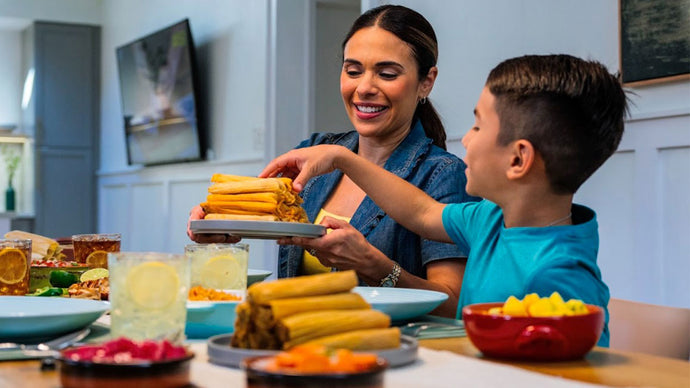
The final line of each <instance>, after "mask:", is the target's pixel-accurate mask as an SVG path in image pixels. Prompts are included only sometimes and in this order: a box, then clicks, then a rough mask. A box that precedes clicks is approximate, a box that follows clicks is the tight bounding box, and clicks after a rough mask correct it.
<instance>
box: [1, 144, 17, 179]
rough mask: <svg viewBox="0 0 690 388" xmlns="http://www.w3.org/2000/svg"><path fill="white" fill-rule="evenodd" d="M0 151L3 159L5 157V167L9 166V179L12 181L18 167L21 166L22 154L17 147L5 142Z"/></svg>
mask: <svg viewBox="0 0 690 388" xmlns="http://www.w3.org/2000/svg"><path fill="white" fill-rule="evenodd" d="M0 152H1V153H2V157H3V159H5V168H7V176H8V178H9V181H10V182H12V178H14V173H15V172H17V168H19V162H20V161H21V160H22V155H21V153H20V152H19V150H17V148H16V147H9V145H8V144H3V145H2V147H0Z"/></svg>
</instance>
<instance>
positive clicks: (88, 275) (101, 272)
mask: <svg viewBox="0 0 690 388" xmlns="http://www.w3.org/2000/svg"><path fill="white" fill-rule="evenodd" d="M109 275H110V273H109V272H108V270H107V269H105V268H91V269H90V270H88V271H86V272H84V273H83V274H81V276H80V277H79V281H80V282H86V281H89V280H97V279H103V278H107V277H108V276H109Z"/></svg>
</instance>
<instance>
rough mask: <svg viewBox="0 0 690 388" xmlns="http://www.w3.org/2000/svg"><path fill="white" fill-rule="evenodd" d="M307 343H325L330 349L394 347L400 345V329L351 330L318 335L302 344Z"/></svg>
mask: <svg viewBox="0 0 690 388" xmlns="http://www.w3.org/2000/svg"><path fill="white" fill-rule="evenodd" d="M309 344H315V345H325V346H327V347H329V348H332V349H350V350H380V349H395V348H398V347H399V346H400V329H399V328H397V327H389V328H385V329H366V330H353V331H347V332H345V333H340V334H334V335H329V336H325V337H319V338H316V339H313V340H311V341H307V342H305V343H304V345H309Z"/></svg>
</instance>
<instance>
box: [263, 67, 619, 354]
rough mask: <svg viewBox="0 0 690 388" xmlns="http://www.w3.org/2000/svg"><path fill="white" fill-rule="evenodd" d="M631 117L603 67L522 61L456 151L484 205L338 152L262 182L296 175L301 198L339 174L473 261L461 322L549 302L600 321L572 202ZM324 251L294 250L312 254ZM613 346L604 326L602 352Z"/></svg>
mask: <svg viewBox="0 0 690 388" xmlns="http://www.w3.org/2000/svg"><path fill="white" fill-rule="evenodd" d="M626 110H627V100H626V96H625V93H624V91H623V89H622V87H621V85H620V82H619V81H618V80H617V78H616V77H615V76H613V75H611V74H609V73H608V71H607V70H606V68H605V67H604V66H603V65H601V64H599V63H597V62H593V61H585V60H582V59H579V58H575V57H572V56H568V55H548V56H524V57H519V58H513V59H509V60H506V61H504V62H502V63H501V64H499V65H498V66H497V67H495V68H494V69H493V70H492V71H491V73H490V74H489V77H488V79H487V82H486V85H485V87H484V89H483V91H482V93H481V95H480V97H479V101H478V103H477V106H476V108H475V110H474V114H475V124H474V126H473V127H472V128H471V129H470V131H469V132H468V133H467V134H466V135H465V136H464V137H463V139H462V143H463V146H464V147H465V148H466V150H467V152H466V157H465V163H466V164H467V169H466V170H465V174H466V175H467V187H466V191H467V193H469V194H471V195H476V196H480V197H483V198H484V200H483V201H481V202H475V203H459V204H449V205H446V204H443V203H439V202H436V201H435V200H433V199H432V198H430V197H429V196H427V195H426V194H425V193H424V192H422V191H421V190H419V189H417V188H415V187H414V186H412V185H410V184H407V182H405V181H403V180H401V179H399V178H397V177H396V176H395V175H393V174H390V173H388V172H386V171H384V170H383V169H381V168H379V167H377V166H375V165H374V164H371V163H369V162H367V161H365V160H364V159H362V158H359V157H357V155H355V154H354V153H352V152H350V151H349V150H347V149H345V148H342V147H337V146H318V147H312V148H306V149H298V150H293V151H291V152H289V153H287V154H285V155H282V156H280V157H278V158H276V159H275V160H273V161H272V162H271V163H270V164H269V165H268V166H267V167H266V168H265V169H264V171H263V172H262V174H261V176H274V175H276V174H278V173H283V174H284V175H287V176H293V177H294V176H295V175H296V178H295V181H294V184H293V187H294V188H295V189H296V190H300V189H301V188H302V187H303V185H304V184H305V183H306V182H307V181H308V179H309V178H310V177H313V176H316V175H318V174H324V173H327V172H330V171H332V170H334V169H340V170H342V171H343V172H344V173H345V174H346V175H347V176H348V177H350V179H352V180H353V181H354V182H355V183H356V184H357V185H358V186H360V187H361V188H362V189H363V190H364V191H365V192H366V193H367V194H368V195H369V196H370V197H371V198H372V199H373V200H374V202H376V204H378V205H379V206H380V207H381V208H382V209H383V210H385V211H386V212H387V213H388V214H390V215H391V216H392V217H393V218H394V219H395V220H397V221H398V222H400V223H401V224H403V225H404V226H405V227H407V228H408V229H410V230H411V231H413V232H415V233H418V234H420V235H422V236H424V237H426V238H428V239H434V240H439V241H447V242H449V241H453V242H455V243H456V244H458V245H459V246H460V247H461V248H463V250H464V251H465V252H469V255H468V261H467V266H466V269H465V274H464V278H463V281H462V289H461V294H460V300H459V303H458V315H460V311H461V309H462V307H463V306H465V305H467V304H471V303H480V302H497V301H504V300H505V299H506V298H507V297H508V296H510V295H514V296H516V297H518V298H522V297H523V296H524V295H526V294H528V293H532V292H536V293H538V294H539V295H540V296H548V295H550V294H551V293H552V292H554V291H558V292H559V293H560V294H561V296H563V298H564V299H565V300H568V299H570V298H575V299H581V300H583V301H584V302H585V303H590V304H595V305H599V306H601V307H603V308H604V309H606V306H607V305H608V300H609V292H608V287H607V286H606V284H604V282H603V281H602V279H601V272H600V270H599V268H598V266H597V263H596V258H597V250H598V246H599V237H598V231H597V221H596V215H595V213H594V211H592V210H591V209H588V208H586V207H584V206H581V205H577V204H573V203H572V200H573V195H574V193H575V191H576V190H577V189H578V188H579V187H580V185H581V184H582V183H583V182H584V181H585V180H586V179H587V178H589V177H590V176H591V175H592V173H594V171H595V170H596V169H597V168H599V166H601V165H602V164H603V163H604V161H605V160H606V159H607V158H608V157H609V156H611V154H613V152H614V151H615V150H616V148H617V147H618V144H619V142H620V140H621V137H622V134H623V119H624V116H625V114H626ZM319 240H320V239H314V240H310V239H303V238H293V239H291V240H290V243H294V244H298V245H303V246H305V247H307V248H315V249H317V250H318V246H319V245H318V244H319ZM286 242H287V241H281V243H286ZM392 266H393V263H391V267H392ZM606 322H607V323H608V312H606ZM608 343H609V333H608V325H605V326H604V332H603V334H602V336H601V338H600V340H599V343H598V344H599V345H600V346H608Z"/></svg>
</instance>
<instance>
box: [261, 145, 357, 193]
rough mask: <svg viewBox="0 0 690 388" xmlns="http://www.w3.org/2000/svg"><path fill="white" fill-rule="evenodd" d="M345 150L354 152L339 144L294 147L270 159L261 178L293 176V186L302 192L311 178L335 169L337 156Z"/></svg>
mask: <svg viewBox="0 0 690 388" xmlns="http://www.w3.org/2000/svg"><path fill="white" fill-rule="evenodd" d="M345 152H346V153H350V154H351V153H352V152H351V151H350V150H348V149H347V148H345V147H343V146H338V145H317V146H313V147H306V148H298V149H294V150H292V151H289V152H286V153H284V154H283V155H280V156H278V157H277V158H275V159H273V160H272V161H270V162H269V163H268V165H266V167H265V168H264V170H263V171H261V174H259V178H270V177H275V176H278V175H282V176H285V177H288V178H292V179H293V181H292V188H293V189H294V190H295V191H296V192H300V191H302V188H304V185H305V184H306V183H307V182H308V181H309V179H311V178H313V177H315V176H318V175H323V174H327V173H329V172H331V171H333V170H334V169H335V167H334V162H335V160H336V158H337V157H338V156H339V155H343V153H345Z"/></svg>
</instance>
